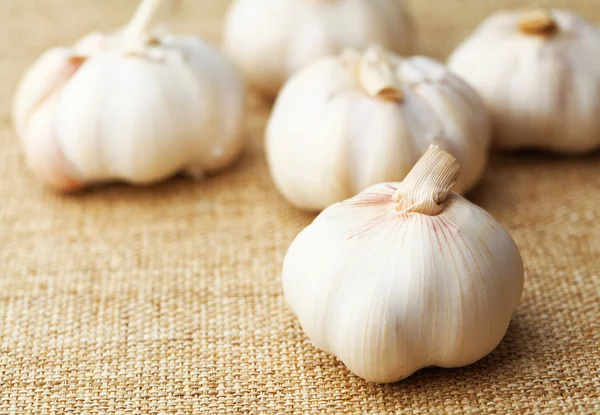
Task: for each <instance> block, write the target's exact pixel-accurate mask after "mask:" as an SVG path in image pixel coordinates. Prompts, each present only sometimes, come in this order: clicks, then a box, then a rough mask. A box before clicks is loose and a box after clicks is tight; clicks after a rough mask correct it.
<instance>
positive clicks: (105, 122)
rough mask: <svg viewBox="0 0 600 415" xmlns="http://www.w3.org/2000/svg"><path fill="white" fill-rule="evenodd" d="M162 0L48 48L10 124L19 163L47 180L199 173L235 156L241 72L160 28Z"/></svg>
mask: <svg viewBox="0 0 600 415" xmlns="http://www.w3.org/2000/svg"><path fill="white" fill-rule="evenodd" d="M170 3H171V2H170V1H166V2H165V1H162V0H144V2H143V3H141V5H140V7H139V8H138V10H137V12H136V14H135V15H134V17H133V19H132V20H131V22H130V23H129V25H128V26H127V27H126V28H125V30H123V31H119V32H117V33H114V34H99V33H94V34H91V35H88V36H86V37H84V38H83V39H82V40H81V41H79V42H78V43H77V44H76V45H75V46H73V47H71V48H53V49H50V50H49V51H47V52H45V53H44V54H43V55H42V56H41V57H40V58H38V60H37V61H36V62H35V63H34V64H33V66H32V67H31V68H30V69H29V70H28V71H27V73H26V74H25V75H24V77H23V79H22V81H21V83H20V85H19V87H18V90H17V93H16V97H15V102H14V109H13V113H14V118H15V124H16V128H17V132H18V134H19V135H20V137H21V139H22V143H23V146H24V150H25V155H26V158H27V162H28V165H29V166H30V168H31V169H32V170H33V171H34V172H35V173H37V175H38V176H40V178H41V179H42V180H44V181H45V182H46V183H47V184H49V185H51V186H53V187H55V188H57V189H61V190H74V189H79V188H82V187H85V186H86V185H89V184H93V183H99V182H107V181H116V180H119V181H125V182H129V183H133V184H148V183H153V182H157V181H160V180H163V179H166V178H168V177H170V176H172V175H174V174H176V173H178V172H187V173H189V174H191V175H194V176H201V175H202V173H203V172H210V171H214V170H217V169H220V168H222V167H225V166H226V165H228V164H229V163H231V161H232V160H233V159H234V158H235V157H236V156H237V155H238V154H239V153H240V151H241V149H242V147H243V144H244V132H245V111H246V110H245V91H244V85H243V82H242V79H241V76H240V75H239V74H238V73H237V72H236V70H235V68H234V67H233V65H232V64H231V63H230V62H229V61H227V60H226V59H225V58H224V57H223V56H222V55H221V54H220V53H219V52H218V51H217V50H216V49H214V48H213V47H211V46H209V45H208V44H206V43H204V42H203V41H201V40H199V39H196V38H194V37H188V36H175V35H171V34H168V33H165V32H164V31H159V29H160V27H159V24H160V21H161V19H162V18H164V16H165V14H166V13H167V12H168V10H169V6H170Z"/></svg>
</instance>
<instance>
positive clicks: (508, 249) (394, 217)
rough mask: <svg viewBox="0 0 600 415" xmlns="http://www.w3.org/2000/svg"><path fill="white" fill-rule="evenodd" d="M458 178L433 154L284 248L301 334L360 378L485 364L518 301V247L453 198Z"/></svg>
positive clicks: (332, 211)
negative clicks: (480, 362)
mask: <svg viewBox="0 0 600 415" xmlns="http://www.w3.org/2000/svg"><path fill="white" fill-rule="evenodd" d="M457 174H458V165H457V164H456V159H454V158H453V157H452V156H450V154H448V153H447V152H444V151H443V150H441V149H439V148H435V147H432V148H431V149H430V150H429V151H427V153H426V154H425V155H424V156H423V158H422V159H421V161H419V162H418V163H417V164H416V165H415V168H414V169H413V170H412V171H411V172H410V173H409V174H408V176H407V177H406V179H404V181H402V182H401V183H383V184H378V185H375V186H372V187H370V188H368V189H366V190H365V191H363V192H362V193H360V194H358V195H357V196H355V197H353V198H351V199H349V200H346V201H344V202H341V203H337V204H334V205H332V206H330V207H328V208H327V209H325V210H324V211H323V212H321V214H320V215H319V216H317V218H316V219H315V220H314V221H313V223H312V224H311V225H309V226H308V227H307V228H305V229H304V230H303V231H302V232H300V234H299V235H298V236H297V237H296V239H295V240H294V241H293V242H292V244H291V246H290V247H289V249H288V251H287V253H286V256H285V259H284V262H283V271H282V279H283V291H284V294H285V298H286V301H287V302H288V304H289V306H290V308H291V310H292V311H293V312H294V314H295V315H296V317H297V318H298V320H299V321H300V324H301V326H302V329H303V330H304V332H305V333H306V334H307V335H308V337H309V338H310V339H311V340H312V341H313V343H314V344H315V346H316V347H318V348H319V349H321V350H324V351H326V352H328V353H330V354H332V355H334V356H336V357H337V358H339V359H340V360H341V361H342V362H343V363H344V364H345V365H346V366H347V367H348V368H349V369H350V370H351V371H352V372H354V373H355V374H356V375H358V376H360V377H362V378H364V379H366V380H368V381H373V382H395V381H397V380H400V379H404V378H406V377H408V376H410V375H411V374H412V373H414V372H415V371H417V370H419V369H421V368H424V367H428V366H440V367H459V366H464V365H468V364H471V363H473V362H475V361H477V360H479V359H481V358H482V357H484V356H485V355H487V354H488V353H490V352H491V351H492V350H493V349H494V348H495V347H496V346H497V345H498V343H499V342H500V341H501V340H502V338H503V337H504V335H505V333H506V330H507V328H508V325H509V322H510V319H511V316H512V314H513V312H514V311H515V309H516V307H517V305H518V304H519V301H520V298H521V293H522V290H523V263H522V260H521V256H520V254H519V251H518V249H517V246H516V245H515V243H514V241H513V240H512V238H511V237H510V235H509V234H508V232H507V231H506V230H505V229H504V228H503V227H502V226H501V225H500V224H499V223H498V222H496V221H495V220H494V218H492V216H490V215H489V214H488V213H487V212H485V211H484V210H483V209H481V208H479V207H477V206H476V205H474V204H472V203H470V202H469V201H467V200H466V199H464V198H462V197H461V196H459V195H458V194H456V193H453V192H451V191H450V190H451V188H452V186H453V184H454V182H455V180H456V175H457Z"/></svg>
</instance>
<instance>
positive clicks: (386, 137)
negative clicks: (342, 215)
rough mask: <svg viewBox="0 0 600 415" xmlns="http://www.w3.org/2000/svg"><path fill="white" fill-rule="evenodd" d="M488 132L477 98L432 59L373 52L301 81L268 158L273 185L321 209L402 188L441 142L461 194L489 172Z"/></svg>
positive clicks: (270, 141) (269, 136) (274, 131)
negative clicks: (394, 184)
mask: <svg viewBox="0 0 600 415" xmlns="http://www.w3.org/2000/svg"><path fill="white" fill-rule="evenodd" d="M489 142H490V124H489V120H488V116H487V113H486V111H485V107H484V105H483V103H482V101H481V100H480V98H479V97H478V95H477V94H476V93H475V92H474V91H473V90H472V89H471V88H470V87H469V86H468V85H467V84H466V83H465V82H463V81H462V80H460V79H459V78H458V77H456V76H454V75H452V74H450V73H449V72H448V71H447V70H446V69H445V67H444V66H443V65H442V64H441V63H439V62H437V61H435V60H433V59H430V58H426V57H420V56H418V57H412V58H401V57H399V56H396V55H393V54H392V53H390V52H388V51H386V50H384V49H382V48H379V47H376V46H372V47H369V48H367V49H366V50H364V51H362V52H357V51H354V50H347V51H345V52H343V53H342V54H341V55H339V56H330V57H326V58H322V59H320V60H318V61H317V62H315V63H313V64H311V65H309V66H308V67H306V68H305V69H303V70H301V71H299V72H298V73H296V74H295V75H294V76H292V78H291V79H290V80H289V81H288V82H287V83H286V85H285V86H284V88H283V89H282V90H281V93H280V95H279V96H278V98H277V101H276V102H275V106H274V108H273V112H272V114H271V117H270V120H269V122H268V125H267V131H266V152H267V159H268V163H269V168H270V171H271V175H272V177H273V179H274V182H275V185H276V187H277V188H278V189H279V191H280V192H281V193H282V194H283V195H284V197H285V198H286V199H288V200H289V201H290V202H291V203H292V204H294V205H295V206H297V207H300V208H303V209H310V210H320V209H323V208H325V207H326V206H329V205H330V204H332V203H335V202H339V201H341V200H344V199H346V198H348V197H350V196H353V195H355V194H356V193H358V192H359V191H361V190H364V189H365V188H367V187H368V186H371V185H373V184H376V183H381V182H385V181H393V180H401V179H402V178H404V176H405V175H406V174H407V173H408V171H409V170H410V169H411V168H412V167H413V165H414V164H415V163H416V162H417V160H418V159H419V157H421V156H422V155H423V153H424V152H425V151H426V150H427V148H428V147H429V145H430V144H437V145H439V146H440V147H442V148H444V149H446V150H448V151H450V152H451V153H452V154H453V155H454V156H455V157H456V158H457V159H458V160H459V162H460V164H461V166H462V167H463V174H462V176H461V178H460V179H459V181H458V183H457V189H456V190H457V191H458V192H464V191H466V190H468V189H470V188H471V187H472V186H473V185H475V184H476V183H477V181H478V180H479V178H480V177H481V175H482V174H483V171H484V168H485V165H486V162H487V153H488V147H489Z"/></svg>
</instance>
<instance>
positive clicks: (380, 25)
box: [225, 0, 415, 96]
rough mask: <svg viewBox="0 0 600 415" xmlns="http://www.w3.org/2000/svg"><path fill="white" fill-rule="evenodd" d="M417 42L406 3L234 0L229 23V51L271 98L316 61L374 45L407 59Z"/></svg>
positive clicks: (250, 79)
mask: <svg viewBox="0 0 600 415" xmlns="http://www.w3.org/2000/svg"><path fill="white" fill-rule="evenodd" d="M414 39H415V34H414V29H413V24H412V20H411V18H410V17H409V14H408V12H407V10H406V8H405V5H404V1H403V0H376V1H373V0H277V1H273V0H236V1H234V3H233V4H232V6H231V8H230V10H229V12H228V14H227V18H226V24H225V50H226V51H227V52H228V54H229V56H231V57H232V59H233V60H234V61H235V63H236V64H237V65H238V66H239V67H240V68H241V69H242V72H243V73H244V75H245V78H246V80H247V81H248V82H249V83H250V84H251V85H252V86H253V87H255V88H257V89H258V90H260V91H261V92H262V93H263V94H265V95H267V96H275V95H276V94H277V92H278V91H279V89H280V88H281V86H282V85H283V84H284V82H285V81H286V80H287V79H288V78H289V77H290V76H291V75H292V74H293V73H294V72H296V71H297V70H299V69H301V68H303V67H304V66H306V65H307V64H309V63H311V62H313V61H315V60H316V59H318V58H321V57H324V56H327V55H332V54H338V53H340V52H341V51H342V50H344V49H345V48H349V47H356V48H361V47H365V46H367V45H369V44H371V43H373V44H380V45H382V46H384V47H387V48H388V49H390V50H393V51H396V52H398V53H403V54H406V53H408V52H409V51H410V50H411V44H412V43H414Z"/></svg>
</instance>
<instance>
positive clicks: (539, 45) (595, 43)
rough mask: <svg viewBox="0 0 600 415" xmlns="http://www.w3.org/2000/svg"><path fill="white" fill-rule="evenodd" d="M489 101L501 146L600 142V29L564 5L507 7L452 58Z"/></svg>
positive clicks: (569, 149)
mask: <svg viewBox="0 0 600 415" xmlns="http://www.w3.org/2000/svg"><path fill="white" fill-rule="evenodd" d="M448 64H449V67H450V69H451V70H452V71H453V72H455V73H456V74H458V75H459V76H461V77H462V78H463V79H465V80H466V81H467V82H469V83H470V84H471V85H472V86H473V87H474V88H475V89H476V90H477V91H478V92H479V93H480V95H481V96H482V98H483V99H484V101H485V102H486V104H487V106H488V108H489V112H490V116H491V119H492V123H493V129H494V143H495V145H497V146H498V147H500V148H507V149H514V148H527V147H529V148H541V149H546V150H552V151H557V152H564V153H582V152H587V151H590V150H593V149H595V148H598V147H600V134H599V132H600V117H599V116H598V114H599V113H600V94H599V93H598V90H600V30H598V29H597V28H596V27H594V26H592V25H591V24H590V23H588V22H586V21H585V20H583V19H582V18H581V17H578V16H576V15H574V14H572V13H569V12H567V11H562V10H554V11H553V10H544V9H540V10H533V11H527V12H523V13H521V12H502V13H498V14H494V15H492V16H491V17H489V18H488V19H487V20H485V21H484V22H483V23H482V24H481V25H480V26H479V28H477V29H476V31H475V32H474V33H473V34H472V35H471V36H470V37H469V38H468V39H467V40H466V41H465V42H464V43H463V44H462V45H460V46H459V47H458V48H457V50H456V51H455V52H454V53H453V54H452V55H451V57H450V59H449V61H448Z"/></svg>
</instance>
